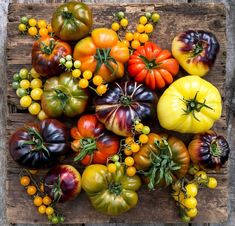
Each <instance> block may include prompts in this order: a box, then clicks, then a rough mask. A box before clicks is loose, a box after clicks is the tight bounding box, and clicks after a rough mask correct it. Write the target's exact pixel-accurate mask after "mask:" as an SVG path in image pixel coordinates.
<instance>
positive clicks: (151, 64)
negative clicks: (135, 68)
mask: <svg viewBox="0 0 235 226" xmlns="http://www.w3.org/2000/svg"><path fill="white" fill-rule="evenodd" d="M139 57H140V58H141V59H142V60H143V62H144V63H145V66H146V68H147V69H148V70H151V69H154V68H158V67H159V66H160V65H161V63H157V62H156V59H152V60H148V59H147V58H146V57H145V56H143V55H140V56H139Z"/></svg>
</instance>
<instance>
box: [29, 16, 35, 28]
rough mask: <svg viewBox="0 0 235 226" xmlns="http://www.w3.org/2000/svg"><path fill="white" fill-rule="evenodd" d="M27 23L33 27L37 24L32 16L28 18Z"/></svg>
mask: <svg viewBox="0 0 235 226" xmlns="http://www.w3.org/2000/svg"><path fill="white" fill-rule="evenodd" d="M28 23H29V26H30V27H35V26H36V25H37V21H36V20H35V19H34V18H30V19H29V21H28Z"/></svg>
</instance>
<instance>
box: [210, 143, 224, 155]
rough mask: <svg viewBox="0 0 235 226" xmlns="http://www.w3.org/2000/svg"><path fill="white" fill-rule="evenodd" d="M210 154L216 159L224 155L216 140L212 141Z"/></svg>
mask: <svg viewBox="0 0 235 226" xmlns="http://www.w3.org/2000/svg"><path fill="white" fill-rule="evenodd" d="M210 153H211V155H212V156H214V157H219V156H221V154H222V151H221V150H220V149H219V147H218V144H217V143H216V140H214V141H212V143H211V145H210Z"/></svg>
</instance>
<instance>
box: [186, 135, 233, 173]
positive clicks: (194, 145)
mask: <svg viewBox="0 0 235 226" xmlns="http://www.w3.org/2000/svg"><path fill="white" fill-rule="evenodd" d="M188 150H189V154H190V157H191V160H192V162H193V163H195V164H198V165H199V166H200V167H201V168H204V169H215V170H219V169H220V168H221V167H222V166H223V165H224V164H225V163H226V161H227V160H228V156H229V152H230V148H229V145H228V142H227V141H226V140H225V138H224V137H223V136H220V135H217V134H216V133H215V132H214V131H212V130H209V131H206V132H204V133H201V134H196V135H195V136H194V137H193V140H192V141H191V142H190V144H189V146H188Z"/></svg>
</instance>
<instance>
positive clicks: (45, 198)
mask: <svg viewBox="0 0 235 226" xmlns="http://www.w3.org/2000/svg"><path fill="white" fill-rule="evenodd" d="M42 202H43V204H44V205H46V206H49V205H50V204H51V203H52V200H51V198H50V197H49V196H48V195H46V196H45V197H43V199H42Z"/></svg>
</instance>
